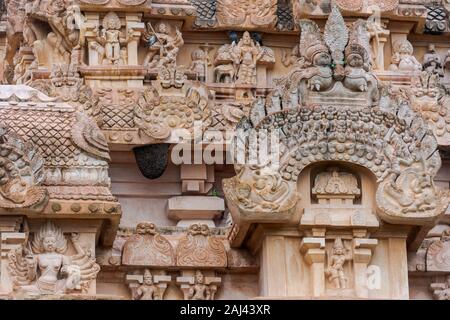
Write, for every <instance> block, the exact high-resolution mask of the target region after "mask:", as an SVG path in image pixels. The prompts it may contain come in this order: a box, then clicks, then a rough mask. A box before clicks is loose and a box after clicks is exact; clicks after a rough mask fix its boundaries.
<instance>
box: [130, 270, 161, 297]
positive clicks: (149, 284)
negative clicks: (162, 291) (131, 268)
mask: <svg viewBox="0 0 450 320" xmlns="http://www.w3.org/2000/svg"><path fill="white" fill-rule="evenodd" d="M134 300H161V297H160V295H159V290H158V287H157V286H156V285H155V284H154V283H153V275H152V274H151V272H150V270H148V269H146V270H145V272H144V280H143V283H142V285H140V286H139V287H138V288H137V289H136V295H135V297H134Z"/></svg>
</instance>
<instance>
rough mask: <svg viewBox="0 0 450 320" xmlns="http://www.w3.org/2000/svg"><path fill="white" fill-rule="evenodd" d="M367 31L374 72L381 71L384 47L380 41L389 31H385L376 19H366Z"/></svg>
mask: <svg viewBox="0 0 450 320" xmlns="http://www.w3.org/2000/svg"><path fill="white" fill-rule="evenodd" d="M367 30H368V32H369V39H370V46H371V53H372V64H373V68H374V69H376V70H383V69H384V64H383V56H384V52H383V47H384V46H383V44H382V40H383V39H385V38H386V37H387V36H388V35H389V30H387V29H385V28H384V27H383V26H382V25H381V21H379V19H376V18H372V19H371V18H369V19H367Z"/></svg>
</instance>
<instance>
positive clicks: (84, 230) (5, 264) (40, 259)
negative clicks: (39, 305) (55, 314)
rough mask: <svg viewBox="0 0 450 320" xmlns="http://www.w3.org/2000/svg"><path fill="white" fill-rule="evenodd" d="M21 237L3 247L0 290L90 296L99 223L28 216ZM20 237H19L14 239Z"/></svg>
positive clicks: (30, 295)
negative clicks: (72, 221) (79, 222)
mask: <svg viewBox="0 0 450 320" xmlns="http://www.w3.org/2000/svg"><path fill="white" fill-rule="evenodd" d="M26 226H27V227H26V228H25V230H24V233H23V237H19V235H20V234H16V235H15V236H16V238H17V239H16V243H15V245H9V246H6V247H5V252H6V254H5V255H4V256H3V257H2V274H1V279H2V287H1V292H2V293H9V292H13V293H14V295H16V296H18V297H21V298H22V299H52V298H51V297H54V298H57V299H64V296H74V295H75V296H80V297H82V296H86V297H87V296H93V295H95V294H96V278H97V274H98V272H99V271H100V266H99V265H98V264H97V263H96V259H95V239H96V230H97V228H98V223H95V222H91V223H81V224H77V226H76V227H75V226H74V225H73V224H72V225H71V224H70V222H69V221H57V220H30V221H28V222H27V224H26ZM19 239H21V240H22V241H17V240H19Z"/></svg>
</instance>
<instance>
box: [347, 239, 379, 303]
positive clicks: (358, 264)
mask: <svg viewBox="0 0 450 320" xmlns="http://www.w3.org/2000/svg"><path fill="white" fill-rule="evenodd" d="M377 244H378V240H377V239H360V238H356V239H353V271H354V279H355V293H356V296H357V297H359V298H369V287H368V278H367V277H368V270H367V267H368V265H369V263H370V261H371V259H372V254H373V250H374V249H375V247H376V245H377Z"/></svg>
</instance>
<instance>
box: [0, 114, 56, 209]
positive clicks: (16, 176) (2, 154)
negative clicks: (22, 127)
mask: <svg viewBox="0 0 450 320" xmlns="http://www.w3.org/2000/svg"><path fill="white" fill-rule="evenodd" d="M44 180H45V171H44V159H43V158H42V156H41V154H40V151H39V150H38V149H37V148H36V146H35V145H34V144H33V143H31V142H25V141H24V140H23V139H22V138H21V137H20V136H19V135H17V134H15V133H14V132H13V131H12V130H10V129H9V128H8V127H7V126H5V125H4V124H3V123H1V122H0V208H30V207H34V208H38V207H39V206H41V205H42V204H44V203H45V202H46V200H48V194H47V190H46V189H45V188H43V187H41V186H39V185H40V184H42V182H43V181H44Z"/></svg>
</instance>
